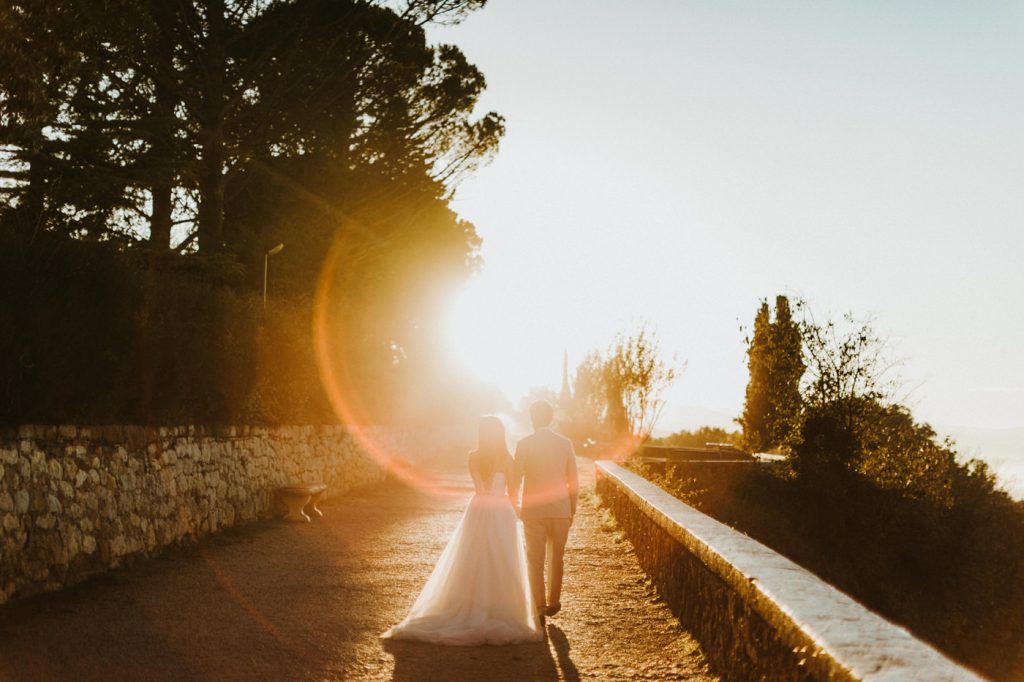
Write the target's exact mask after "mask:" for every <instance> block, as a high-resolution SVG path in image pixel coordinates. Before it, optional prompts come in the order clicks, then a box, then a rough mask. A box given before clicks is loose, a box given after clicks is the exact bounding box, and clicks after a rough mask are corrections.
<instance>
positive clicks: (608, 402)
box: [571, 327, 681, 442]
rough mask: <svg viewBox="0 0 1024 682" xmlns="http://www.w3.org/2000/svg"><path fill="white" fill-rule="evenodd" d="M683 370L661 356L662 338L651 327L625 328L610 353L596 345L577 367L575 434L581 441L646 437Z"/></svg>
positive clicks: (574, 400) (573, 403) (638, 439)
mask: <svg viewBox="0 0 1024 682" xmlns="http://www.w3.org/2000/svg"><path fill="white" fill-rule="evenodd" d="M680 371H681V368H679V367H676V366H675V365H673V364H669V363H666V362H665V361H664V360H662V359H661V357H660V354H659V350H658V342H657V338H656V337H655V336H654V335H653V334H652V333H651V332H650V331H648V330H647V329H646V328H644V327H641V328H640V330H639V331H637V332H636V333H635V334H632V335H628V336H627V335H625V334H619V335H618V336H617V337H616V338H615V341H614V342H613V343H612V345H611V347H610V348H609V349H608V352H607V355H603V354H601V353H599V352H597V351H592V352H591V353H589V354H588V355H587V356H586V357H585V358H584V359H583V362H581V363H580V365H579V366H578V367H577V369H576V381H575V395H574V396H573V401H572V405H573V407H572V410H571V415H572V420H571V421H572V424H573V431H574V435H575V436H576V438H577V439H578V440H581V441H584V440H588V439H601V440H620V439H628V440H635V441H637V442H639V441H643V440H645V439H646V438H647V437H648V436H650V433H651V429H653V428H654V425H655V423H656V422H657V420H658V416H659V415H660V414H661V409H662V407H663V406H664V399H663V396H664V393H665V390H666V389H667V388H668V387H669V386H671V385H672V383H673V382H674V381H675V380H676V377H677V376H678V374H679V372H680Z"/></svg>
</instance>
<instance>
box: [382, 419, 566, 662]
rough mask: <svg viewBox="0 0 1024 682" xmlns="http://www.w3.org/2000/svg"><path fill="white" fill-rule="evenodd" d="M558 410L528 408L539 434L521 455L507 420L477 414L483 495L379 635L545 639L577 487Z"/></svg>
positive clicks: (524, 443)
mask: <svg viewBox="0 0 1024 682" xmlns="http://www.w3.org/2000/svg"><path fill="white" fill-rule="evenodd" d="M553 417H554V408H552V407H551V404H550V403H548V402H545V401H543V400H541V401H538V402H535V403H533V405H531V406H530V419H531V420H532V421H533V428H534V433H533V434H532V435H530V436H527V437H526V438H524V439H522V440H521V441H519V443H518V444H517V445H516V455H515V458H513V457H512V456H511V455H510V454H509V452H508V446H507V445H506V441H505V426H504V424H502V422H501V420H500V419H498V418H497V417H484V418H483V419H481V420H480V441H479V446H478V449H477V450H476V451H474V452H472V453H470V455H469V473H470V476H472V478H473V486H474V488H475V489H476V493H475V494H474V495H473V498H472V499H471V500H470V502H469V507H468V508H467V509H466V513H465V514H463V516H462V520H461V521H460V522H459V525H458V527H457V528H456V529H455V532H454V533H453V534H452V537H451V539H450V540H449V541H448V545H447V546H446V547H445V549H444V552H443V553H442V554H441V558H440V559H439V560H438V562H437V566H435V567H434V572H433V573H431V574H430V578H429V579H428V580H427V584H426V586H424V588H423V591H422V592H421V593H420V596H419V597H418V598H417V599H416V603H414V604H413V606H412V610H410V611H409V615H408V616H406V618H405V620H403V621H402V622H401V623H399V624H398V625H396V626H394V627H393V628H391V629H390V630H388V631H387V632H385V633H384V634H383V635H382V637H385V638H393V639H408V640H416V641H420V642H431V643H434V644H449V645H462V646H470V645H477V644H515V643H519V642H535V641H539V640H542V639H544V635H545V630H544V619H545V616H553V615H555V614H556V613H558V611H559V609H561V607H562V605H561V592H562V555H563V553H564V552H565V541H566V539H567V538H568V536H569V527H570V526H571V525H572V520H573V517H574V516H575V515H576V500H577V497H578V495H579V482H578V479H577V475H576V456H575V454H574V453H573V449H572V443H571V442H570V441H569V439H568V438H565V437H563V436H560V435H558V434H557V433H555V432H554V431H552V430H551V428H550V425H551V420H552V418H553ZM520 484H522V506H521V507H520V506H519V505H518V501H519V490H520ZM517 516H518V517H519V518H521V519H522V521H523V523H522V526H521V527H520V525H519V523H518V519H517ZM545 558H547V563H548V576H547V591H546V592H545V590H544V564H545Z"/></svg>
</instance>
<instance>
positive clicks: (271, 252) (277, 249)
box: [263, 242, 284, 308]
mask: <svg viewBox="0 0 1024 682" xmlns="http://www.w3.org/2000/svg"><path fill="white" fill-rule="evenodd" d="M282 251H284V242H280V243H278V244H277V245H276V246H272V247H270V248H269V249H267V250H266V251H264V252H263V307H264V308H266V307H267V267H268V266H269V265H270V257H271V256H276V255H277V254H279V253H281V252H282Z"/></svg>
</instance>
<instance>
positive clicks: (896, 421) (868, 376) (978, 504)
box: [659, 302, 1024, 679]
mask: <svg viewBox="0 0 1024 682" xmlns="http://www.w3.org/2000/svg"><path fill="white" fill-rule="evenodd" d="M796 307H797V309H798V310H799V311H800V312H801V313H802V319H801V320H800V321H799V322H798V323H797V324H796V329H797V330H798V331H799V339H800V344H799V345H800V346H801V347H802V349H803V362H802V363H796V362H793V361H792V360H791V361H790V364H789V365H788V368H787V372H786V375H787V376H789V377H793V376H795V374H796V369H797V368H798V367H799V368H801V371H803V370H802V368H803V367H806V372H805V374H804V377H803V379H802V381H801V383H800V389H801V390H800V394H801V396H800V397H801V400H800V403H799V404H800V410H799V413H798V414H797V418H796V419H793V420H791V428H790V430H789V432H788V435H787V437H786V439H785V440H784V441H783V442H782V445H783V447H784V449H786V450H787V451H788V453H789V454H790V457H789V459H788V461H787V462H786V463H785V464H782V465H779V466H777V467H772V468H768V469H766V468H764V467H757V466H751V467H750V468H749V475H748V476H746V477H745V479H743V480H741V481H740V483H739V484H730V485H728V486H723V485H722V484H721V483H720V482H716V481H712V480H700V479H697V480H686V479H685V477H680V476H678V475H677V476H675V477H673V476H669V475H664V476H662V477H661V478H659V480H660V481H661V483H662V484H664V485H666V486H668V487H669V488H671V489H672V490H674V491H676V492H677V494H678V495H679V496H680V497H681V498H683V499H686V500H687V501H688V502H690V503H692V504H695V505H698V506H700V507H701V508H702V509H704V510H705V511H708V512H709V513H711V514H712V515H714V516H716V517H717V518H719V519H721V520H723V521H725V522H727V523H730V524H732V525H734V526H736V527H737V528H739V529H740V530H742V531H743V532H746V533H748V534H750V535H751V536H753V537H755V538H757V539H758V540H760V541H762V542H765V543H766V544H768V545H770V546H772V547H774V548H775V549H777V550H778V551H780V552H782V553H783V554H786V555H787V556H789V557H791V558H792V559H794V560H795V561H797V562H798V563H801V564H803V565H804V566H806V567H807V568H809V569H811V570H812V571H814V572H815V573H817V574H818V575H820V576H821V577H823V578H824V579H825V580H827V581H829V582H831V583H833V584H835V585H836V586H838V587H839V588H840V589H842V590H844V591H846V592H848V593H850V594H851V595H852V596H853V597H854V598H856V599H858V600H860V601H862V602H863V603H865V604H866V605H868V606H869V607H870V608H872V609H873V610H876V611H878V612H880V613H882V614H883V615H885V616H886V617H888V618H891V619H893V620H895V621H897V622H900V623H903V624H905V625H907V626H908V627H910V628H911V629H912V630H914V631H915V632H916V633H917V634H918V635H920V636H922V637H924V638H925V639H927V640H929V641H931V642H933V643H935V644H936V645H937V646H939V647H940V648H942V649H943V650H945V651H946V652H947V653H949V654H950V655H952V656H954V657H956V658H958V659H960V660H962V661H964V662H966V663H968V664H969V665H972V666H975V667H977V668H979V669H981V670H983V671H985V672H986V673H987V674H989V675H992V676H994V677H996V678H999V679H1018V678H1019V676H1020V675H1021V674H1024V653H1022V652H1021V651H1020V649H1019V647H1018V646H1017V642H1019V641H1020V639H1021V637H1022V636H1024V615H1022V614H1024V586H1022V585H1024V584H1022V582H1021V576H1024V502H1015V501H1013V500H1011V499H1010V498H1009V496H1008V495H1007V494H1006V493H1005V492H1004V491H1002V490H1000V489H998V488H997V487H996V484H995V480H994V477H993V476H992V474H991V473H990V472H989V471H988V468H987V466H986V465H985V464H984V463H982V462H979V461H976V460H972V461H969V462H961V461H959V459H958V456H957V452H956V449H955V446H954V444H953V443H952V442H950V441H948V440H940V439H939V438H938V436H937V435H936V433H935V431H934V430H933V429H932V428H931V427H930V426H928V425H927V424H923V423H920V422H918V421H916V420H915V419H914V417H913V415H912V414H911V412H910V410H909V409H907V408H906V407H905V406H903V405H901V404H899V401H898V400H897V389H898V386H899V382H898V379H897V378H895V377H894V376H893V369H894V367H895V366H896V364H897V363H895V362H893V361H891V359H890V353H889V349H888V347H887V345H886V343H885V342H884V340H882V339H881V338H880V337H879V336H878V335H877V334H876V333H875V332H874V330H873V329H872V326H871V324H870V322H868V321H864V320H857V319H856V318H854V317H853V316H851V315H846V316H845V317H844V318H843V319H842V320H841V321H840V322H838V323H837V322H834V321H831V320H829V321H827V322H826V323H824V324H819V323H817V322H816V321H815V320H814V317H813V315H811V313H810V310H809V308H808V307H807V305H806V303H804V302H798V303H797V306H796ZM767 313H768V311H767V305H766V304H763V305H762V307H761V310H760V312H759V314H758V321H756V322H755V333H754V336H755V340H754V342H752V343H751V344H750V355H749V357H750V366H751V387H748V394H747V395H748V407H749V406H754V405H761V406H767V405H768V404H769V402H770V396H771V392H770V391H765V390H763V389H764V388H765V387H766V386H768V385H770V381H769V380H768V377H769V376H770V374H771V369H772V366H773V363H772V362H771V361H770V360H768V358H770V357H771V354H770V352H769V349H770V348H771V346H772V339H771V333H770V329H771V326H770V324H768V323H767V322H766V321H767ZM776 316H777V320H778V318H779V315H778V308H777V313H776ZM783 317H785V316H783ZM787 334H788V338H789V341H788V345H789V347H793V346H794V345H795V344H794V343H793V336H792V334H793V331H792V328H790V329H789V330H788V331H787ZM775 366H777V365H775ZM752 397H753V398H754V400H751V398H752ZM768 414H770V410H769V409H768V408H767V407H764V408H763V411H761V409H760V408H759V409H757V410H753V411H751V412H750V413H749V414H748V413H746V412H745V414H744V422H745V424H744V425H745V426H746V425H747V423H749V424H750V425H751V427H753V428H754V430H755V432H754V433H745V434H744V435H745V438H747V439H753V440H754V441H755V442H756V441H757V438H761V437H764V438H766V439H767V436H766V435H765V434H767V433H768V432H769V429H768V427H767V423H768V422H769V420H768V419H764V420H763V421H758V420H757V418H756V417H758V416H760V415H765V416H767V415H768ZM748 417H749V418H748ZM782 423H785V422H782ZM776 433H784V432H782V431H777V432H776Z"/></svg>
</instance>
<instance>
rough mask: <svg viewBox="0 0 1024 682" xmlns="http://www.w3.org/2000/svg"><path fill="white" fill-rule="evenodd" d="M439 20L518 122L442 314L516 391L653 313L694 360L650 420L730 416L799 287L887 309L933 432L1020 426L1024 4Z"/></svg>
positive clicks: (642, 7) (503, 2) (553, 378)
mask: <svg viewBox="0 0 1024 682" xmlns="http://www.w3.org/2000/svg"><path fill="white" fill-rule="evenodd" d="M433 38H434V39H435V40H437V41H446V42H453V43H455V44H457V45H459V46H460V47H461V48H462V49H463V50H464V52H465V53H466V54H467V56H468V58H469V59H470V60H471V61H473V62H474V63H475V64H477V65H478V66H479V67H480V68H481V69H482V70H483V72H484V73H485V74H486V75H487V78H488V91H487V93H486V95H485V98H484V100H483V102H482V103H481V106H482V107H484V108H486V109H495V110H497V111H499V112H501V113H502V114H503V115H504V116H506V118H507V121H508V133H507V136H506V138H505V140H504V141H503V143H502V148H501V151H500V153H499V154H498V156H497V158H496V159H495V160H494V162H493V163H492V164H491V165H490V166H489V167H487V168H484V169H483V170H482V171H480V172H479V173H478V174H477V175H476V176H474V177H472V178H471V179H469V180H468V181H467V182H466V183H465V184H464V185H463V186H462V187H461V188H460V189H459V191H458V194H457V197H456V203H455V206H456V208H457V209H458V210H459V212H460V213H461V215H463V217H465V218H467V219H469V220H471V221H473V222H474V223H475V224H476V226H477V229H478V231H479V233H480V234H481V235H482V237H483V238H484V246H483V256H484V261H485V265H484V267H483V269H482V272H481V273H480V274H479V276H478V277H477V278H476V279H475V280H474V281H473V282H472V283H471V284H470V285H469V287H468V288H467V289H466V291H465V292H464V294H463V296H462V297H461V299H460V300H459V301H457V302H455V303H454V304H453V311H452V314H451V319H450V324H449V329H450V335H451V337H452V339H451V345H452V348H453V351H454V352H455V353H456V354H457V355H458V356H459V357H460V358H461V359H462V361H463V362H464V364H465V365H466V366H467V367H468V368H470V369H471V370H473V371H475V372H477V373H478V374H479V375H480V376H481V377H482V378H485V379H488V380H491V381H493V382H495V383H496V384H497V385H498V386H499V387H500V388H501V389H502V390H504V391H505V392H506V393H507V394H509V397H510V398H511V399H513V400H515V399H517V398H518V396H519V395H520V394H521V393H522V392H524V391H525V390H526V388H527V387H529V386H535V385H539V386H551V387H557V386H558V385H559V383H560V380H561V368H562V354H563V350H567V351H568V354H569V359H570V365H571V366H575V363H576V362H578V361H579V360H580V358H581V357H582V356H583V354H584V353H586V351H587V350H589V349H591V348H604V347H606V346H607V345H608V343H609V342H610V341H611V339H612V337H613V336H614V334H615V333H616V332H618V331H620V330H626V331H629V330H631V329H635V328H636V327H637V325H638V324H640V323H641V322H644V321H646V322H648V323H649V324H650V326H651V327H652V328H654V329H655V330H657V331H658V332H659V334H660V337H661V347H662V350H663V351H664V352H665V353H666V354H671V353H678V354H679V356H680V357H681V358H682V359H684V360H686V361H687V363H688V366H687V370H686V372H685V373H684V375H683V377H682V379H681V381H680V382H679V383H678V385H677V386H676V387H674V388H673V389H672V391H671V394H670V396H669V404H668V406H667V408H666V411H665V413H664V416H663V418H662V421H661V423H660V424H659V431H665V430H673V429H677V428H681V427H693V426H697V425H699V424H703V423H713V424H719V425H728V424H729V423H730V421H731V419H732V418H733V417H735V416H736V415H737V414H738V413H739V412H740V410H741V406H742V401H743V391H744V386H745V383H746V379H747V375H746V367H745V357H744V345H743V341H742V338H743V333H742V332H741V331H740V329H739V327H740V325H749V324H750V323H751V321H752V319H753V315H754V312H755V309H756V308H757V305H758V301H759V300H760V299H762V298H765V297H774V295H775V294H777V293H786V294H790V295H794V296H803V297H805V298H806V299H808V301H809V302H810V303H811V305H812V306H813V308H814V310H815V311H816V313H817V314H818V315H819V316H824V315H826V314H833V315H838V314H841V313H842V312H845V311H848V310H849V311H852V312H853V313H855V314H857V315H859V316H871V317H873V319H874V320H875V326H876V328H877V330H878V331H879V332H881V333H882V334H883V335H886V336H888V337H889V338H890V339H891V342H892V345H893V348H894V351H895V354H896V355H898V356H900V357H902V358H904V359H905V364H904V367H903V369H902V376H903V377H904V379H905V381H906V383H907V385H908V386H911V387H913V386H917V387H918V388H916V390H915V391H914V392H913V395H912V399H911V400H912V403H913V407H914V409H915V413H916V414H918V415H919V416H920V417H921V418H923V419H926V420H928V421H930V422H932V423H933V424H935V425H936V426H937V427H938V428H939V430H940V431H943V430H947V431H956V430H957V429H963V428H964V427H975V428H976V429H977V428H986V429H992V428H1001V429H1006V428H1014V427H1016V428H1019V427H1024V361H1022V359H1021V358H1022V354H1021V350H1020V349H1021V348H1024V306H1022V305H1021V304H1020V301H1019V297H1020V296H1021V294H1022V293H1024V268H1022V267H1021V254H1022V253H1024V231H1022V230H1021V226H1022V224H1024V199H1022V193H1021V191H1020V188H1021V186H1022V184H1024V125H1022V123H1021V121H1024V79H1021V78H1020V64H1022V63H1024V5H1020V4H1019V3H1010V2H1006V3H999V2H996V3H984V4H976V3H946V2H939V3H923V2H920V3H899V4H893V3H884V2H867V3H852V2H850V3H811V2H779V3H757V2H745V3H741V2H736V3H693V2H643V3H621V2H558V3H547V2H539V1H536V0H491V2H489V3H488V6H487V9H486V11H483V12H479V13H476V14H474V15H473V16H471V17H470V18H469V19H468V21H466V22H465V23H464V24H463V25H460V26H457V27H454V28H446V29H441V30H437V31H435V33H434V35H433ZM963 444H964V445H965V446H970V445H971V443H970V442H964V443H963ZM1021 450H1022V451H1024V446H1022V447H1021Z"/></svg>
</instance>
